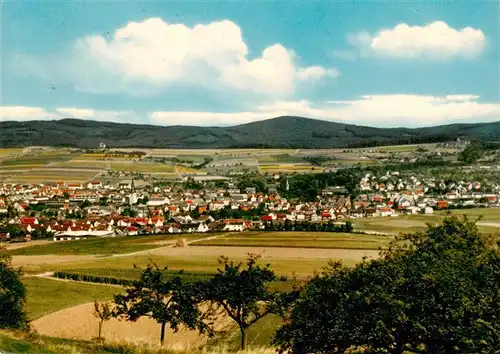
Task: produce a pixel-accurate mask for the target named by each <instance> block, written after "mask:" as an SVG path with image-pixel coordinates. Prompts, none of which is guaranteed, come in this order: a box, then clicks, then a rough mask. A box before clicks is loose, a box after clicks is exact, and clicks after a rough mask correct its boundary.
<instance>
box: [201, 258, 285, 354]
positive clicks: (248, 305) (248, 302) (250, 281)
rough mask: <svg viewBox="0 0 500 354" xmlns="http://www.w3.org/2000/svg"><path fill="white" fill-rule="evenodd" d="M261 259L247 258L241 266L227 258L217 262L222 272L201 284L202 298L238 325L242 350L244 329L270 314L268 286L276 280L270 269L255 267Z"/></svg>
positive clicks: (219, 270)
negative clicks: (244, 265)
mask: <svg viewBox="0 0 500 354" xmlns="http://www.w3.org/2000/svg"><path fill="white" fill-rule="evenodd" d="M259 258H260V256H257V255H252V254H250V255H249V257H248V260H247V263H246V267H243V263H237V264H236V263H234V262H233V261H229V259H228V258H227V257H223V256H222V257H221V258H220V261H219V262H220V264H221V265H222V266H223V268H222V269H218V271H217V273H216V274H215V275H214V276H213V277H212V278H211V279H209V280H208V281H207V282H205V283H202V285H201V289H200V290H201V292H202V293H203V294H204V295H203V298H204V299H205V300H207V301H210V302H213V303H215V304H217V305H218V306H219V307H221V308H222V309H223V310H224V311H225V312H226V313H227V315H228V316H229V317H231V318H232V319H233V320H234V321H235V322H236V323H237V324H238V327H239V329H240V333H241V349H242V350H244V349H245V346H246V341H247V336H246V331H247V329H248V328H249V327H250V326H251V325H252V324H254V323H255V322H257V321H258V320H259V319H260V318H262V317H264V316H265V315H267V314H268V313H270V311H271V309H270V308H267V307H268V305H269V304H270V303H272V300H273V299H274V295H273V294H272V293H271V292H270V291H269V290H268V288H267V284H268V283H269V282H271V281H274V280H275V279H276V275H275V274H274V272H273V271H272V270H271V269H270V268H269V265H267V266H265V267H260V266H258V265H257V264H256V262H257V260H258V259H259Z"/></svg>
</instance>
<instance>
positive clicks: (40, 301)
mask: <svg viewBox="0 0 500 354" xmlns="http://www.w3.org/2000/svg"><path fill="white" fill-rule="evenodd" d="M23 283H24V284H25V285H26V289H27V301H26V305H27V311H28V316H29V318H30V319H32V320H33V319H37V318H39V317H42V316H44V315H46V314H49V313H51V312H55V311H58V310H61V309H64V308H68V307H71V306H75V305H79V304H81V303H85V302H92V301H94V300H110V299H112V298H113V295H114V294H116V293H117V292H118V291H117V288H116V287H112V286H106V285H101V284H87V283H74V282H65V281H58V280H52V279H43V278H36V277H30V278H28V277H25V278H23Z"/></svg>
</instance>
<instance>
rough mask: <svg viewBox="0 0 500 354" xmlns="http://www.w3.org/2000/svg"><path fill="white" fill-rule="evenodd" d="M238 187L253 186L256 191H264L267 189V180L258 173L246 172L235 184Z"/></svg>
mask: <svg viewBox="0 0 500 354" xmlns="http://www.w3.org/2000/svg"><path fill="white" fill-rule="evenodd" d="M237 186H238V188H239V189H245V188H248V187H253V188H255V190H256V191H257V193H265V192H266V191H267V181H266V179H265V177H263V176H262V175H261V174H259V173H248V174H245V175H243V176H241V177H240V178H239V180H238V184H237Z"/></svg>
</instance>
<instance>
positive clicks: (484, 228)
mask: <svg viewBox="0 0 500 354" xmlns="http://www.w3.org/2000/svg"><path fill="white" fill-rule="evenodd" d="M448 214H452V215H457V216H463V215H465V216H467V217H468V218H469V219H471V220H475V219H477V218H478V217H480V216H482V219H481V220H480V221H479V222H478V223H477V225H478V228H479V231H480V232H484V233H491V232H498V228H497V229H496V230H495V228H496V227H500V208H471V209H456V210H441V211H437V212H436V213H434V214H429V215H401V216H397V217H386V218H362V219H353V220H351V221H352V223H353V226H354V229H356V230H361V231H378V232H388V233H399V232H415V231H423V230H425V229H426V227H427V223H438V222H440V221H441V220H442V219H443V218H444V217H445V216H447V215H448Z"/></svg>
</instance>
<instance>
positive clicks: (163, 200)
mask: <svg viewBox="0 0 500 354" xmlns="http://www.w3.org/2000/svg"><path fill="white" fill-rule="evenodd" d="M167 204H170V200H169V199H168V198H167V197H155V198H151V199H150V200H149V201H148V203H147V205H148V207H159V206H163V205H167Z"/></svg>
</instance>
